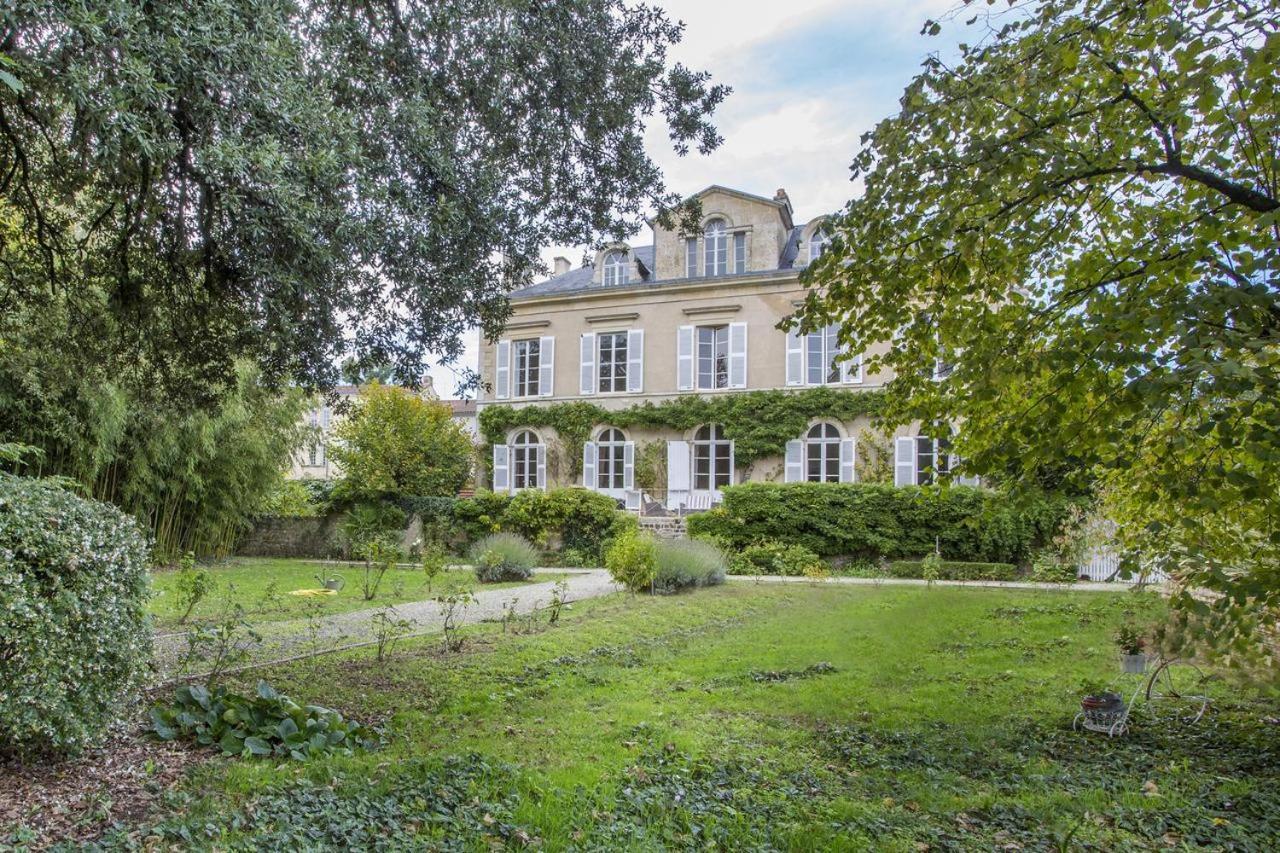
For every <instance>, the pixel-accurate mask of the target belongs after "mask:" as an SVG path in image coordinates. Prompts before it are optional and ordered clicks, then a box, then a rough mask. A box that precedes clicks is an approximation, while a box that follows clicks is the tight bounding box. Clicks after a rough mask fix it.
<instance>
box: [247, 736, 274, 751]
mask: <svg viewBox="0 0 1280 853" xmlns="http://www.w3.org/2000/svg"><path fill="white" fill-rule="evenodd" d="M244 745H245V747H246V748H248V750H249V751H250V752H251V753H253V754H254V755H270V754H271V752H272V750H271V744H269V743H267V742H266V741H265V740H263V739H262V738H260V737H256V736H255V737H247V738H245V739H244Z"/></svg>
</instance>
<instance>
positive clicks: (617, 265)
mask: <svg viewBox="0 0 1280 853" xmlns="http://www.w3.org/2000/svg"><path fill="white" fill-rule="evenodd" d="M630 260H631V258H630V253H629V252H627V250H626V249H622V248H617V249H610V250H609V251H607V252H605V255H604V260H603V262H602V264H601V284H603V285H604V286H605V287H620V286H622V285H624V284H626V283H627V281H628V278H629V276H628V273H629V272H630V269H629V268H630Z"/></svg>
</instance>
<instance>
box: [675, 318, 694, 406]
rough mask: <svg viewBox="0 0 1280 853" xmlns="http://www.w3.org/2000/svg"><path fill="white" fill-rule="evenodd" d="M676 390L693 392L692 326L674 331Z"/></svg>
mask: <svg viewBox="0 0 1280 853" xmlns="http://www.w3.org/2000/svg"><path fill="white" fill-rule="evenodd" d="M676 389H677V390H679V391H692V390H693V326H681V327H680V328H679V329H677V330H676Z"/></svg>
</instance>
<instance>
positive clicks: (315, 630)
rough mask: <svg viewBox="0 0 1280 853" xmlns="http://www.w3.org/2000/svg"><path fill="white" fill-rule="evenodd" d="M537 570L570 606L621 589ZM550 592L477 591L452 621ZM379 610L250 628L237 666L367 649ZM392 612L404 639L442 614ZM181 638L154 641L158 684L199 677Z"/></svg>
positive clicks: (408, 607) (605, 581) (541, 598)
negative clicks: (188, 664) (244, 656)
mask: <svg viewBox="0 0 1280 853" xmlns="http://www.w3.org/2000/svg"><path fill="white" fill-rule="evenodd" d="M537 571H547V572H554V573H556V574H564V575H567V577H565V579H564V580H565V582H566V583H567V584H568V590H567V592H566V595H565V601H567V602H570V603H572V602H574V601H581V600H583V599H587V598H596V597H599V596H602V595H609V594H610V593H614V592H617V591H618V590H619V589H621V587H619V586H618V585H617V584H616V583H614V581H613V579H612V578H611V577H609V573H608V572H606V571H604V570H603V569H582V570H575V569H540V570H537ZM554 589H555V582H553V581H545V582H543V583H530V584H526V585H524V586H518V587H508V588H505V589H494V590H485V589H480V590H478V591H476V593H475V601H474V602H472V603H471V604H468V605H467V606H466V609H465V610H463V611H462V616H461V618H459V619H458V620H457V621H458V623H459V624H460V625H474V624H477V623H479V622H490V621H496V620H499V619H501V618H502V615H503V612H504V609H505V608H506V605H507V604H508V603H510V602H513V601H514V602H515V612H516V613H517V614H520V615H524V614H527V613H530V612H532V611H534V610H536V609H538V608H542V607H546V606H547V605H548V604H550V603H551V597H552V594H553V592H554ZM383 609H384V608H382V607H370V608H368V609H366V610H353V611H350V612H347V613H335V614H333V615H330V616H322V617H319V618H317V619H315V620H311V619H290V620H287V621H282V622H265V623H262V624H259V625H255V626H254V630H255V631H256V632H257V633H258V635H259V637H260V639H259V640H258V641H257V642H253V641H251V640H248V639H247V638H246V639H244V640H242V641H241V644H242V647H243V648H245V650H246V652H247V653H248V655H249V657H248V661H247V662H246V663H244V664H243V665H242V666H241V667H239V668H248V667H256V666H264V665H266V664H270V663H279V662H282V661H286V660H292V659H294V658H298V657H309V656H311V655H316V654H324V653H326V652H333V651H338V650H341V649H349V648H355V647H357V646H365V645H372V644H373V643H375V642H377V640H376V634H375V632H374V622H373V616H374V614H376V613H379V612H381V611H382V610H383ZM394 611H395V613H394V616H393V618H396V619H404V620H407V621H408V622H409V623H411V624H410V627H409V628H408V629H407V633H406V634H405V635H404V636H420V635H423V634H434V633H439V632H440V631H441V630H442V625H443V622H444V616H443V614H442V613H441V610H440V604H439V603H437V602H436V601H435V600H434V599H427V600H425V601H413V602H405V603H403V604H397V605H395V607H394ZM187 636H188V635H187V634H185V633H182V634H167V635H161V636H158V637H156V640H155V662H156V680H157V681H160V682H164V681H167V680H170V679H173V678H177V677H180V676H182V675H184V674H189V675H200V674H202V669H201V668H199V667H196V668H194V669H190V668H189V671H188V672H187V673H183V672H182V671H181V658H182V656H183V653H184V652H186V651H187V648H188V641H187Z"/></svg>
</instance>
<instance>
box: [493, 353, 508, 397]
mask: <svg viewBox="0 0 1280 853" xmlns="http://www.w3.org/2000/svg"><path fill="white" fill-rule="evenodd" d="M495 359H496V361H497V366H496V368H495V369H494V371H493V393H494V396H496V397H497V398H498V399H499V400H505V399H507V398H508V397H510V396H511V341H498V351H497V354H496V355H495Z"/></svg>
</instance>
